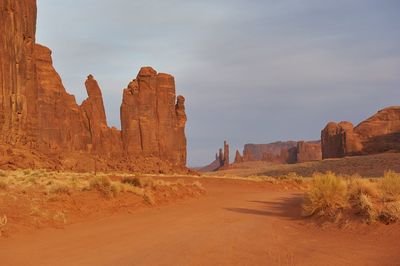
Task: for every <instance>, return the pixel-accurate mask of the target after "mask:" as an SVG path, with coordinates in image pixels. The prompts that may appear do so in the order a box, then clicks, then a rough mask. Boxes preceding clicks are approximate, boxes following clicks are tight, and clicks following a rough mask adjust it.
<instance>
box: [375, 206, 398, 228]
mask: <svg viewBox="0 0 400 266" xmlns="http://www.w3.org/2000/svg"><path fill="white" fill-rule="evenodd" d="M378 218H379V220H380V221H381V222H383V223H385V224H391V223H396V222H399V221H400V201H393V202H388V203H386V204H385V207H384V209H383V210H382V211H381V212H380V214H379V217H378Z"/></svg>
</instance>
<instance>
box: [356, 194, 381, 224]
mask: <svg viewBox="0 0 400 266" xmlns="http://www.w3.org/2000/svg"><path fill="white" fill-rule="evenodd" d="M357 207H358V211H359V214H361V215H362V216H364V217H365V218H366V219H367V220H368V221H374V220H375V219H376V217H377V211H376V209H375V207H374V205H373V203H372V201H371V198H370V197H369V196H368V195H366V194H364V193H362V194H361V195H360V196H359V198H358V204H357Z"/></svg>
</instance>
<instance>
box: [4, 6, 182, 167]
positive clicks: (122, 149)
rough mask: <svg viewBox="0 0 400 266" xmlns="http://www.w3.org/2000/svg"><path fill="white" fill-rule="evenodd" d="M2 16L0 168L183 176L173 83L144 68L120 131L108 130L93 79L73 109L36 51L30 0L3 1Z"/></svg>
mask: <svg viewBox="0 0 400 266" xmlns="http://www.w3.org/2000/svg"><path fill="white" fill-rule="evenodd" d="M0 10H1V16H0V34H1V39H0V55H1V56H0V77H1V81H0V86H1V91H0V155H1V156H0V168H9V169H14V168H48V169H56V170H76V171H91V170H99V171H100V170H103V171H107V170H128V171H142V172H157V173H158V172H176V171H180V172H182V171H187V168H186V138H185V123H186V114H185V98H184V97H183V96H178V97H176V94H175V81H174V77H173V76H171V75H168V74H162V73H157V72H156V71H155V70H154V69H152V68H150V67H144V68H142V69H141V70H140V71H139V74H138V75H137V77H136V79H134V80H133V81H131V82H130V83H129V85H128V86H127V88H125V89H124V91H123V100H122V104H121V110H120V111H121V113H120V115H121V130H118V129H116V128H110V127H108V126H107V119H106V114H105V111H104V103H103V97H102V93H101V89H100V87H99V84H98V83H97V81H96V80H95V79H94V77H93V76H92V75H89V76H88V78H87V80H86V82H85V86H86V90H87V94H88V98H87V99H86V100H85V101H84V102H83V103H82V104H81V105H78V104H77V102H76V100H75V97H74V96H73V95H70V94H68V93H67V91H66V90H65V88H64V86H63V84H62V81H61V78H60V76H59V75H58V74H57V72H56V70H55V69H54V67H53V64H52V57H51V51H50V49H48V48H46V47H44V46H42V45H39V44H36V41H35V32H36V11H37V8H36V0H18V1H15V0H1V1H0Z"/></svg>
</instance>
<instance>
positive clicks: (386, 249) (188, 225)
mask: <svg viewBox="0 0 400 266" xmlns="http://www.w3.org/2000/svg"><path fill="white" fill-rule="evenodd" d="M202 183H203V184H204V185H205V187H206V189H207V194H206V195H205V196H203V197H201V198H199V199H190V200H187V201H185V202H180V203H175V204H172V205H169V206H163V207H159V208H151V209H142V210H139V211H135V212H133V213H130V214H129V213H124V214H118V215H113V216H112V217H105V218H104V219H101V220H96V221H87V222H84V223H79V224H74V225H70V226H67V227H66V228H64V229H45V230H40V231H36V232H34V233H32V234H29V235H17V236H15V237H12V238H9V239H1V240H0V264H1V265H400V226H398V225H394V226H393V225H391V226H384V225H374V226H361V227H360V228H357V229H354V228H353V229H337V228H336V229H335V228H332V227H329V228H325V229H323V228H321V227H318V226H316V225H314V224H312V223H310V222H309V221H306V220H303V219H301V217H300V208H299V206H300V203H301V197H300V195H299V194H298V193H295V192H282V191H276V189H274V188H272V187H271V185H260V184H258V183H248V182H240V181H229V180H209V181H203V182H202Z"/></svg>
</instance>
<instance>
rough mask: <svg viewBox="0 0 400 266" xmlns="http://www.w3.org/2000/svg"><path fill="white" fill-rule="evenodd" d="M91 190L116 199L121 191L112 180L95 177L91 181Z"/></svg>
mask: <svg viewBox="0 0 400 266" xmlns="http://www.w3.org/2000/svg"><path fill="white" fill-rule="evenodd" d="M89 188H90V189H94V190H97V191H98V192H100V194H102V195H103V196H104V197H106V198H111V197H115V196H116V195H117V193H118V192H119V189H118V188H117V186H116V185H115V184H113V183H112V182H111V180H110V178H108V177H106V176H103V177H94V178H92V179H90V181H89Z"/></svg>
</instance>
